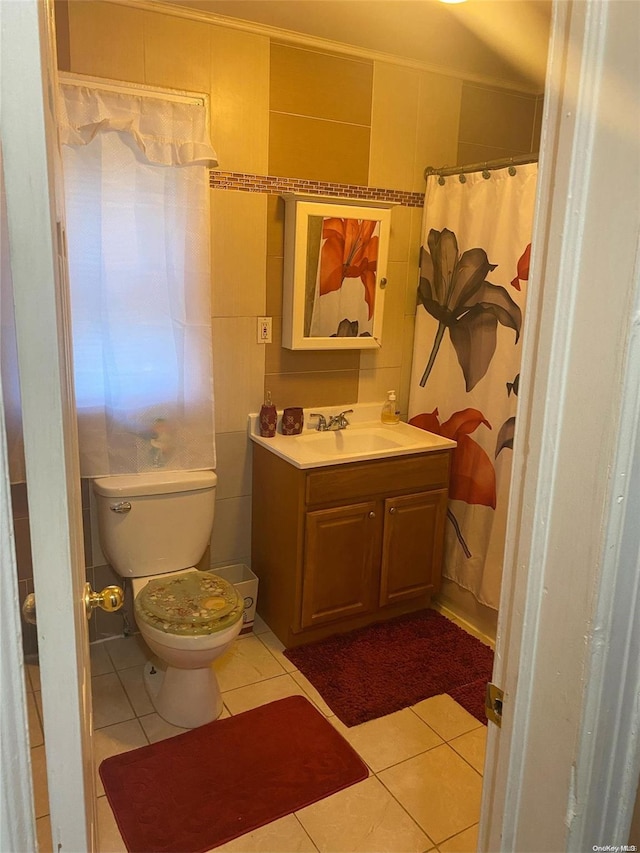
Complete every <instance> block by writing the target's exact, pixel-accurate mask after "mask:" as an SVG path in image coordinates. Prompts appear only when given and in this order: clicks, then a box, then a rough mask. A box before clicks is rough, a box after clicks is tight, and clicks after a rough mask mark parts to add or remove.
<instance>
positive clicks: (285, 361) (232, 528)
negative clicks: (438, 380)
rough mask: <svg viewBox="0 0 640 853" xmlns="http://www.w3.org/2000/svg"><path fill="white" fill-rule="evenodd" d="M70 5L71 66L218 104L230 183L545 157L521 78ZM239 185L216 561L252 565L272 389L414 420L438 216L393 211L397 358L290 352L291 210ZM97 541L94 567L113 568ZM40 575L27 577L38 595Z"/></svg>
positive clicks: (221, 319)
mask: <svg viewBox="0 0 640 853" xmlns="http://www.w3.org/2000/svg"><path fill="white" fill-rule="evenodd" d="M55 7H56V16H57V22H58V57H59V65H60V67H61V69H62V70H69V71H73V72H76V73H80V74H87V75H91V76H97V77H107V78H112V79H119V80H126V81H130V82H137V83H146V84H149V85H154V86H160V87H167V88H174V89H185V90H189V91H201V92H207V93H209V95H210V104H211V135H212V140H213V144H214V147H215V148H216V151H217V152H218V156H219V162H220V169H221V170H222V171H224V172H234V173H241V174H244V175H253V176H257V177H264V176H274V177H279V178H288V179H300V180H304V179H306V180H313V181H319V182H326V183H337V184H349V185H355V186H362V187H377V188H382V189H385V190H398V191H403V192H405V193H409V194H414V193H419V194H421V193H422V192H423V190H424V177H423V172H424V168H425V166H428V165H433V166H442V165H453V164H456V163H465V162H467V163H468V162H477V161H480V160H486V159H493V158H494V157H500V156H507V155H515V154H520V153H526V152H529V151H532V150H535V151H537V149H538V137H539V133H540V112H541V98H537V97H536V96H533V95H525V94H522V93H515V92H513V91H511V90H510V89H509V81H505V84H504V88H502V87H491V86H481V85H478V84H475V83H473V84H471V83H467V82H465V81H463V80H461V79H459V78H456V77H453V76H451V77H449V76H446V75H442V74H433V73H430V72H427V71H421V70H418V69H414V68H409V67H405V66H403V65H399V64H398V65H396V64H394V63H392V62H380V61H377V60H376V61H374V60H366V59H361V58H355V57H354V58H351V57H349V56H346V55H343V54H333V53H330V52H327V51H318V50H311V49H308V48H306V47H305V48H302V47H298V46H295V45H291V44H282V43H278V42H277V41H275V40H273V39H270V38H268V37H267V36H263V35H258V34H255V33H251V32H244V31H241V30H236V29H229V28H225V27H222V26H219V25H213V24H209V23H207V22H203V21H196V20H188V19H185V18H181V17H177V16H175V15H173V14H172V13H171V12H168V13H166V14H165V13H158V12H151V11H148V10H146V9H141V8H136V7H135V6H128V5H122V4H120V3H110V2H106V0H105V2H103V0H92V2H91V3H87V2H84V0H56V3H55ZM321 186H322V184H321ZM223 187H224V184H218V185H217V186H213V187H212V189H211V202H212V224H211V248H212V291H211V296H212V308H211V325H212V333H213V341H214V387H215V408H216V433H217V435H216V441H217V455H218V475H219V485H218V493H217V503H216V518H215V524H214V532H213V537H212V543H211V557H210V559H211V564H212V565H214V566H215V565H223V564H226V563H235V562H244V563H247V564H250V524H251V455H250V447H249V446H248V442H247V438H246V432H245V431H246V417H247V414H248V413H249V412H251V411H255V410H256V409H257V408H258V407H259V406H260V404H261V402H262V399H263V396H264V393H265V390H269V391H271V393H272V396H273V399H274V401H275V402H276V404H277V405H278V406H279V407H283V406H289V405H302V406H311V405H313V406H319V407H322V406H324V405H328V404H342V403H345V404H346V403H352V402H369V401H376V400H382V399H383V398H384V396H385V394H386V391H387V390H388V389H389V388H395V389H397V391H398V394H399V402H400V407H401V409H402V411H403V413H406V408H407V402H408V384H409V376H410V366H411V354H412V346H413V326H414V315H415V295H414V294H415V288H416V284H417V261H418V252H419V244H420V225H421V217H422V210H421V208H420V207H419V206H412V205H409V204H399V205H398V206H397V207H395V208H394V209H393V212H392V223H391V243H390V253H389V270H388V279H389V286H388V289H387V292H386V298H385V318H384V328H383V346H382V348H381V349H380V350H379V351H376V352H370V351H367V352H363V353H362V354H360V353H358V352H349V351H347V352H292V351H290V350H287V349H283V348H282V346H281V345H280V340H281V337H280V336H281V328H282V270H283V214H284V209H283V202H282V200H281V199H280V198H279V196H278V195H277V194H276V192H275V191H274V190H273V189H271V191H269V189H270V188H269V187H268V188H267V189H265V190H264V191H255V188H252V191H248V192H247V191H242V190H238V189H235V188H228V187H224V188H223ZM330 194H334V195H335V194H336V192H335V189H334V190H331V192H330ZM258 316H271V317H273V343H271V344H267V345H264V344H262V345H261V344H258V343H257V342H256V318H257V317H258ZM85 492H86V490H85ZM85 515H87V516H88V515H89V507H88V505H87V507H85ZM17 521H21V526H22V527H24V526H25V525H24V523H23V521H22V517H20V518H17ZM21 535H22V534H21ZM94 538H95V536H94ZM92 546H93V547H92V548H90V549H89V550H90V552H91V553H92V554H93V556H92V557H91V558H90V559H89V560H88V565H89V566H91V567H93V569H95V568H96V567H97V570H98V571H99V573H100V572H102V573H104V572H106V571H108V570H107V569H102V568H100V566H101V556H100V554H99V549H96V543H95V542H93V543H92ZM102 562H104V560H103V558H102ZM25 566H26V563H25ZM29 571H30V570H27V569H26V568H21V570H20V579H21V582H22V584H23V585H28V583H29V578H30V574H29ZM26 588H27V586H25V589H26ZM107 619H108V620H110V622H107V621H106V619H105V620H102V622H101V623H100V625H97V624H96V627H95V628H94V629H93V630H94V632H96V634H97V635H98V636H104V635H106V634H109V633H114V632H115V633H120V632H121V630H122V619H121V618H120V617H118V616H117V615H111V616H107Z"/></svg>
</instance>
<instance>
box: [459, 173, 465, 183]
mask: <svg viewBox="0 0 640 853" xmlns="http://www.w3.org/2000/svg"><path fill="white" fill-rule="evenodd" d="M458 180H459V181H460V183H461V184H466V183H467V176H466V175H458Z"/></svg>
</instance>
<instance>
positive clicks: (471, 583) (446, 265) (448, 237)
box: [409, 163, 537, 609]
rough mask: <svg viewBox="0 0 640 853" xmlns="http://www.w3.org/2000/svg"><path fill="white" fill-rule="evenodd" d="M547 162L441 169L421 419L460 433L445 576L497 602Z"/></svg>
mask: <svg viewBox="0 0 640 853" xmlns="http://www.w3.org/2000/svg"><path fill="white" fill-rule="evenodd" d="M536 176H537V164H535V163H534V164H528V165H524V166H517V167H513V166H512V167H509V168H504V169H498V170H495V171H492V172H473V173H471V174H467V175H464V176H458V175H455V176H450V177H446V178H439V177H438V176H430V177H429V178H428V181H427V190H426V195H425V203H424V216H423V231H422V249H421V266H420V285H419V288H418V307H417V311H416V325H415V339H414V350H413V366H412V375H411V386H410V395H409V419H410V422H411V423H413V424H415V425H417V426H420V427H422V428H424V429H428V430H430V431H431V432H437V433H439V434H441V435H446V436H447V437H448V438H452V439H454V440H455V441H456V442H457V443H458V445H457V448H456V450H455V451H454V456H453V464H452V474H451V482H450V495H449V496H450V501H449V511H448V522H449V523H448V524H447V537H446V547H445V559H444V570H443V571H444V575H445V577H447V578H449V579H451V580H453V581H455V582H456V583H457V584H459V585H460V586H462V587H464V588H465V589H467V590H470V591H471V592H472V593H473V595H474V596H475V597H476V599H477V600H478V601H480V602H481V603H482V604H485V605H487V606H489V607H492V608H494V609H497V607H498V603H499V598H500V583H501V578H502V562H503V554H504V544H505V532H506V514H507V503H508V495H509V483H510V476H511V452H512V450H511V449H512V447H513V434H514V427H515V418H516V409H517V395H518V386H519V381H520V350H521V344H520V333H521V329H522V320H523V316H522V315H523V311H524V302H525V288H526V280H527V278H528V275H529V272H528V268H529V253H530V244H531V228H532V221H533V208H534V201H535V191H536Z"/></svg>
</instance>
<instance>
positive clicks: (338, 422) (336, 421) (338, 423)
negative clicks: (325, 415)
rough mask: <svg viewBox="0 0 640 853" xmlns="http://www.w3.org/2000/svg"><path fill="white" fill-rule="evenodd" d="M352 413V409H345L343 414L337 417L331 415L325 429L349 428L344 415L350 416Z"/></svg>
mask: <svg viewBox="0 0 640 853" xmlns="http://www.w3.org/2000/svg"><path fill="white" fill-rule="evenodd" d="M352 413H353V409H345V410H344V412H340V414H338V415H331V417H330V418H329V423H328V424H327V429H345V428H346V427H348V426H349V421H348V420H347V419H346V417H345V415H351V414H352Z"/></svg>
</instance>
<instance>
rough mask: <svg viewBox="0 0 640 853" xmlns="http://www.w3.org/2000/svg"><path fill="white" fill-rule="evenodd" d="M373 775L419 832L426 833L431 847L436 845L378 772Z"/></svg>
mask: <svg viewBox="0 0 640 853" xmlns="http://www.w3.org/2000/svg"><path fill="white" fill-rule="evenodd" d="M380 772H381V773H382V772H383V771H382V770H381V771H380ZM375 777H376V779H377V780H378V782H380V784H381V785H382V786H383V788H384V789H385V791H387V793H388V794H389V796H390V797H391V799H393V800H395V801H396V803H397V804H398V805H399V806H400V808H401V809H402V811H403V812H405V814H406V815H407V816H408V817H409V820H411V821H412V822H413V823H414V824H415V825H416V826H417V827H418V829H419V830H420V832H422V833H424V835H426V837H427V839H428V841H429V843H430V844H432V845H433V847H435V846H436V842H435V841H434V840H433V838H431V836H430V835H429V833H428V832H427V830H426V829H425V828H424V827H423V826H422V824H420V823H419V822H418V820H417V819H416V818H415V817H414V816H413V815H412V814H411V813H410V812H409V810H408V809H407V807H406V806H405V805H404V804H403V803H401V802H400V800H399V799H398V798H397V797H396V795H395V794H394V793H393V791H391V790H390V789H389V787H388V786H387V785H385V783H384V780H383V779H381V778H380V777H379V776H378V774H377V773H376V774H375ZM433 847H428V848H427V850H432V849H433Z"/></svg>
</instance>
